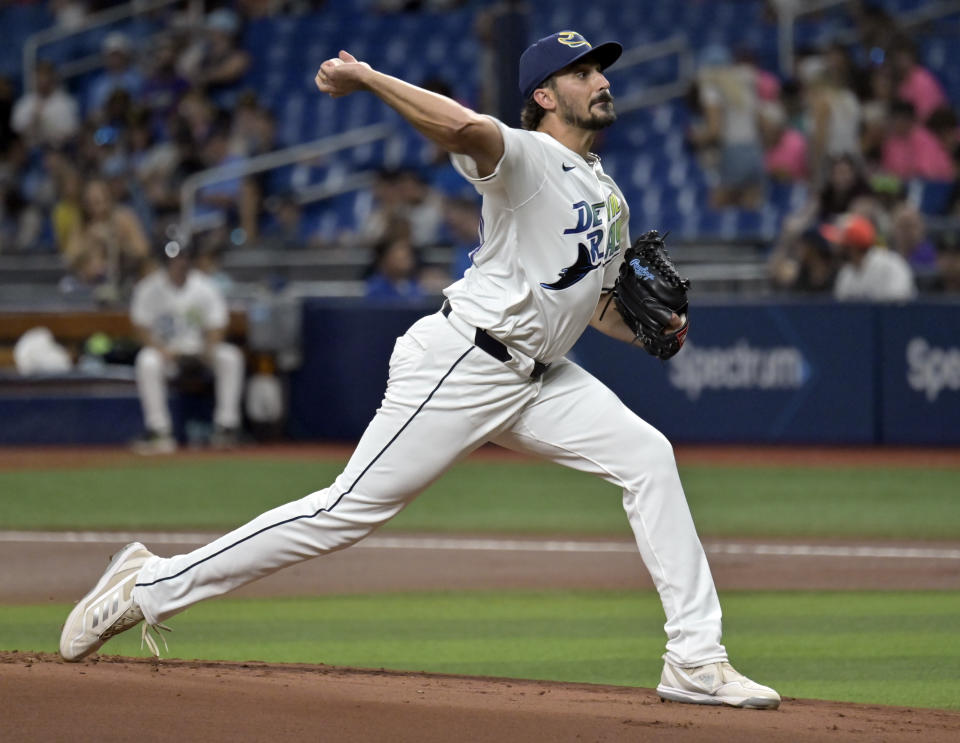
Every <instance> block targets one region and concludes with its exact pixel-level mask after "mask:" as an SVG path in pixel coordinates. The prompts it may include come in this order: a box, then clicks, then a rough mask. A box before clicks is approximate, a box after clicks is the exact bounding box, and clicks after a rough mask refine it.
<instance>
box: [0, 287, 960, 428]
mask: <svg viewBox="0 0 960 743" xmlns="http://www.w3.org/2000/svg"><path fill="white" fill-rule="evenodd" d="M436 310H437V307H436V304H435V303H434V304H430V305H421V306H414V307H411V306H410V305H389V304H382V305H371V304H369V303H366V302H358V301H334V300H319V299H318V300H307V301H306V302H305V303H304V307H303V345H304V355H303V365H302V367H301V368H300V369H299V370H298V371H297V372H296V373H295V374H294V375H293V377H292V379H291V384H290V416H289V425H288V433H289V434H290V436H292V437H293V438H296V439H301V440H310V439H335V440H355V439H357V438H358V437H359V436H360V434H361V433H362V432H363V430H364V429H365V428H366V425H367V423H368V422H369V420H370V418H371V417H372V416H373V414H374V412H375V411H376V409H377V407H378V405H379V404H380V399H381V396H382V394H383V390H384V387H385V385H386V379H387V362H388V360H389V357H390V352H391V350H392V348H393V343H394V340H395V339H396V337H397V336H399V335H401V334H403V332H404V331H405V330H406V328H407V327H408V326H409V325H410V324H411V323H413V322H414V320H416V319H417V318H418V317H420V316H422V315H424V314H427V313H430V312H435V311H436ZM572 355H573V357H574V358H575V360H576V361H578V362H579V363H580V364H582V365H583V366H584V367H585V368H587V369H588V370H590V371H591V372H592V373H593V374H595V375H596V376H597V377H598V378H600V379H601V380H602V381H604V382H605V383H606V384H607V385H608V386H610V387H611V388H612V389H613V390H614V391H615V392H616V393H617V394H618V395H619V396H620V398H621V399H622V400H623V401H624V402H625V403H626V404H627V405H628V406H629V407H631V408H632V409H633V410H635V411H636V412H637V413H638V414H639V415H641V416H642V417H643V418H645V419H646V420H648V421H650V422H651V423H652V424H654V425H655V426H657V427H658V428H660V429H661V430H662V431H663V432H664V433H665V434H667V436H668V437H669V438H670V439H671V440H672V441H674V442H678V443H682V442H739V443H785V444H794V443H796V444H833V443H836V444H873V443H888V444H932V445H957V444H960V303H929V302H928V303H917V304H912V305H909V306H905V307H877V306H869V305H837V304H834V303H832V302H819V303H818V302H808V303H800V302H796V303H783V302H781V303H778V304H773V303H762V302H751V303H726V304H704V305H699V304H698V305H696V306H694V308H693V312H692V315H691V330H690V335H689V336H688V340H687V345H686V346H685V347H684V349H683V350H682V351H681V352H680V353H679V354H678V355H677V356H676V357H675V358H674V359H673V360H671V361H669V362H666V363H663V362H660V361H657V360H656V359H654V358H652V357H650V356H649V355H647V354H646V353H644V352H643V351H642V350H640V349H637V348H631V347H629V346H627V345H626V344H623V343H619V342H617V341H614V340H611V339H609V338H606V337H605V336H602V335H600V334H599V333H596V332H595V331H593V330H588V331H587V332H586V334H584V336H583V338H582V339H581V340H580V342H579V343H578V344H577V346H576V347H575V348H574V350H573V354H572ZM200 402H203V403H204V404H205V405H206V407H205V408H204V409H203V410H200V409H199V407H197V406H198V405H199V402H198V401H194V400H190V399H186V398H184V397H183V396H179V395H174V396H173V400H172V408H173V415H174V420H175V421H176V425H177V430H178V432H180V433H181V434H182V429H183V425H184V421H185V420H186V419H189V418H191V417H196V416H199V417H200V418H204V419H208V418H209V412H210V411H209V402H210V401H209V400H204V401H200ZM194 408H196V409H194ZM0 420H2V421H3V423H4V425H3V426H0V444H54V443H59V444H74V443H102V444H117V443H121V444H122V443H125V442H126V441H128V440H129V439H130V438H132V437H133V436H134V435H136V434H137V433H139V431H140V430H141V427H142V419H141V414H140V405H139V402H138V401H137V398H136V392H135V391H134V390H133V388H132V385H130V389H129V391H125V392H118V393H116V394H110V395H104V394H101V395H94V394H86V395H85V394H83V393H82V392H80V391H79V390H74V391H71V392H61V393H59V394H57V393H53V392H52V391H46V390H25V389H18V390H11V391H7V392H0Z"/></svg>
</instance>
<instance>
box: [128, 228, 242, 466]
mask: <svg viewBox="0 0 960 743" xmlns="http://www.w3.org/2000/svg"><path fill="white" fill-rule="evenodd" d="M160 260H161V261H162V265H161V266H160V267H158V268H157V269H156V270H155V271H153V272H152V273H151V274H149V275H147V276H146V277H144V278H143V279H141V280H140V282H139V283H138V284H137V285H136V287H134V292H133V298H132V300H131V302H130V319H131V321H132V322H133V325H134V327H135V328H136V330H137V334H138V336H139V340H140V342H141V344H142V348H141V349H140V351H139V352H138V353H137V357H136V360H135V362H134V368H135V372H136V380H137V394H138V395H139V397H140V406H141V408H142V409H143V419H144V423H145V427H146V433H145V435H144V436H143V438H142V439H140V440H138V441H136V442H134V445H133V446H134V451H136V452H138V453H140V454H169V453H172V452H174V451H176V448H177V441H176V439H175V438H174V435H173V422H172V420H171V416H170V406H169V402H168V399H167V389H168V386H169V385H170V383H171V382H176V383H177V384H178V385H179V386H180V387H181V388H188V387H191V386H194V387H196V386H201V385H203V384H204V382H206V381H209V380H211V379H212V382H213V394H214V410H213V424H214V428H213V433H212V435H211V439H210V444H211V445H212V446H214V447H216V448H228V447H231V446H233V445H235V444H236V443H237V435H238V432H239V429H240V399H241V395H242V393H243V378H244V358H243V352H242V351H241V350H240V349H239V348H237V347H236V346H234V345H232V344H230V343H227V342H225V341H224V336H225V332H226V328H227V325H228V323H229V320H230V313H229V310H228V308H227V302H226V299H225V298H224V296H223V294H222V292H221V291H220V289H219V288H218V287H217V285H216V283H214V281H213V280H212V279H210V277H208V276H207V275H206V274H204V273H203V272H202V271H200V270H198V269H196V268H194V266H193V257H192V249H191V248H188V247H184V246H181V245H180V244H178V243H176V242H169V243H167V245H166V246H165V247H164V249H163V253H162V255H161V257H160Z"/></svg>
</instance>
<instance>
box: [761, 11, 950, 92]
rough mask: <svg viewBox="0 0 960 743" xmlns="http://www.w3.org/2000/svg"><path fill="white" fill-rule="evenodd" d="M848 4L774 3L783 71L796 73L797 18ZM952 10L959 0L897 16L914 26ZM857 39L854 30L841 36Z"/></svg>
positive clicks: (845, 39)
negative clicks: (794, 33) (794, 67)
mask: <svg viewBox="0 0 960 743" xmlns="http://www.w3.org/2000/svg"><path fill="white" fill-rule="evenodd" d="M846 3H847V0H807V1H806V2H803V3H802V5H800V3H799V0H779V2H776V3H774V5H775V10H776V12H777V28H778V30H777V33H778V52H777V53H778V56H779V61H780V73H781V74H783V75H785V76H790V75H792V74H793V61H794V45H793V27H794V23H795V22H796V20H797V18H799V17H800V16H802V15H809V14H810V13H817V12H819V11H821V10H826V9H827V8H830V7H833V6H835V5H845V4H846ZM952 13H960V0H939V2H933V3H930V4H929V5H925V6H923V7H920V8H916V9H915V10H908V11H906V12H904V13H901V14H900V15H899V16H897V20H898V22H899V25H900V27H901V28H912V27H913V26H919V25H921V24H923V23H928V22H930V21H932V20H935V19H937V18H941V17H943V16H945V15H950V14H952ZM855 39H856V32H855V31H853V30H850V31H847V32H844V33H843V34H840V35H839V36H838V40H840V41H854V40H855Z"/></svg>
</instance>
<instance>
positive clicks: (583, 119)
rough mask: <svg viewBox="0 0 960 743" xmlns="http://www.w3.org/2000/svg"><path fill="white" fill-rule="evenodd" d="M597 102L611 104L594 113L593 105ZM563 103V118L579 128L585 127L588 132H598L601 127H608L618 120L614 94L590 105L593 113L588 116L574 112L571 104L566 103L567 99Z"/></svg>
mask: <svg viewBox="0 0 960 743" xmlns="http://www.w3.org/2000/svg"><path fill="white" fill-rule="evenodd" d="M597 103H609V106H607V107H606V108H605V109H602V110H601V112H600V113H593V105H596V104H597ZM563 104H564V105H563V109H562V116H563V120H564V121H565V122H566V123H567V124H569V125H570V126H575V127H577V128H578V129H584V130H586V131H588V132H598V131H600V130H601V129H606V128H607V127H608V126H610V125H611V124H612V123H613V122H614V121H616V120H617V112H616V111H614V110H613V97H612V96H608V97H606V98H601V99H600V101H594V102H593V105H591V106H590V112H591V113H590V114H589V115H588V116H579V115H577V114H575V113H572V112H571V110H570V106H568V105H566V101H563Z"/></svg>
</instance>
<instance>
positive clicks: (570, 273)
mask: <svg viewBox="0 0 960 743" xmlns="http://www.w3.org/2000/svg"><path fill="white" fill-rule="evenodd" d="M618 203H619V202H618ZM572 206H573V209H574V211H575V212H576V215H577V224H576V225H575V226H574V227H568V228H567V229H565V230H564V231H563V234H564V235H579V234H582V233H584V232H586V234H585V235H584V237H585V238H586V243H582V242H578V243H577V260H576V261H575V262H574V263H573V264H572V265H570V266H567V267H566V268H563V269H561V270H560V276H559V277H558V278H557V280H556V281H554V282H553V283H549V284H548V283H545V282H541V283H540V286H542V287H543V288H544V289H566V288H567V287H569V286H573V285H574V284H576V283H577V282H578V281H580V280H581V279H582V278H583V277H584V276H586V275H587V274H588V273H590V272H591V271H593V270H595V269H597V268H599V267H600V266H601V264H602V263H603V259H604V257H605V255H606V254H607V251H606V250H604V245H603V235H604V229H603V211H604V207H605V206H606V207H607V213H608V214H609V213H610V207H609V205H607V204H605V203H604V202H602V201H600V202H597V203H595V204H588V203H587V202H586V201H578V202H577V203H575V204H573V205H572ZM587 230H590V232H587Z"/></svg>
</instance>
